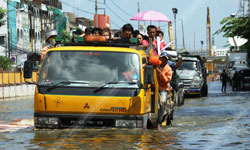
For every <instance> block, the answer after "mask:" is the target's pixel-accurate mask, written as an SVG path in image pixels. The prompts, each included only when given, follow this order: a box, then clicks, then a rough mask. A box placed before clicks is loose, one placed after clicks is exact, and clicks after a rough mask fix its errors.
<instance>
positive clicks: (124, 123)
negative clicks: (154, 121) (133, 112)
mask: <svg viewBox="0 0 250 150" xmlns="http://www.w3.org/2000/svg"><path fill="white" fill-rule="evenodd" d="M115 126H116V127H126V128H136V127H137V128H141V127H142V120H116V121H115Z"/></svg>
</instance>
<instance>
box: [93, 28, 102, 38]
mask: <svg viewBox="0 0 250 150" xmlns="http://www.w3.org/2000/svg"><path fill="white" fill-rule="evenodd" d="M93 35H95V36H97V35H102V29H101V28H98V27H95V28H94V29H93Z"/></svg>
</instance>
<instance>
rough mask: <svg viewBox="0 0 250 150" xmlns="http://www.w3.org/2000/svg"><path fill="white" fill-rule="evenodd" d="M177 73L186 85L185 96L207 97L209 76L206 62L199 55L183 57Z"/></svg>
mask: <svg viewBox="0 0 250 150" xmlns="http://www.w3.org/2000/svg"><path fill="white" fill-rule="evenodd" d="M177 72H178V74H179V76H180V78H181V81H182V82H183V83H184V93H185V94H195V95H200V96H207V93H208V88H207V79H206V78H207V74H206V68H205V64H204V61H203V60H202V59H201V58H200V56H198V55H182V64H181V66H180V67H179V68H178V69H177Z"/></svg>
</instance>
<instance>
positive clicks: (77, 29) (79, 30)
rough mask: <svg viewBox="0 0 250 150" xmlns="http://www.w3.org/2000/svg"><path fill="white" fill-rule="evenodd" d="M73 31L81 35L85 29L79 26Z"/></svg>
mask: <svg viewBox="0 0 250 150" xmlns="http://www.w3.org/2000/svg"><path fill="white" fill-rule="evenodd" d="M73 33H74V34H76V35H81V34H83V31H82V29H81V28H79V27H77V28H76V31H75V32H73Z"/></svg>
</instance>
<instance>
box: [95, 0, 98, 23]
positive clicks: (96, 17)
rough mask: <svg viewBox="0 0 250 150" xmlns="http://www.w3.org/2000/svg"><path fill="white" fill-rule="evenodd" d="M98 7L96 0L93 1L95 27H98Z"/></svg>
mask: <svg viewBox="0 0 250 150" xmlns="http://www.w3.org/2000/svg"><path fill="white" fill-rule="evenodd" d="M97 11H98V6H97V0H95V27H98V16H97V14H98V12H97Z"/></svg>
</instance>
